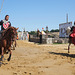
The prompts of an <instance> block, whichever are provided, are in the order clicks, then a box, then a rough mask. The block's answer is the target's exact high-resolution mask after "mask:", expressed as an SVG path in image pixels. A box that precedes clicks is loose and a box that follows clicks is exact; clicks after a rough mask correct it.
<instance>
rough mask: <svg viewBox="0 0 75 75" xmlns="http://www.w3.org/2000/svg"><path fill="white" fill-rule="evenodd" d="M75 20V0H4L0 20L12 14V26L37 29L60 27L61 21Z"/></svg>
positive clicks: (0, 1) (0, 0) (29, 29)
mask: <svg viewBox="0 0 75 75" xmlns="http://www.w3.org/2000/svg"><path fill="white" fill-rule="evenodd" d="M1 3H2V0H0V7H1ZM67 13H68V16H69V21H72V22H74V20H75V0H4V5H3V9H2V12H1V13H0V20H1V19H4V16H5V15H6V14H8V15H10V21H11V24H12V26H14V27H19V29H20V30H22V28H25V29H26V31H33V30H34V31H35V30H37V28H38V29H40V30H41V29H42V27H43V28H45V27H46V26H48V27H49V30H51V29H58V28H59V24H60V23H65V22H66V14H67Z"/></svg>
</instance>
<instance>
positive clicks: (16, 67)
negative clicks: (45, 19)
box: [0, 40, 75, 75]
mask: <svg viewBox="0 0 75 75" xmlns="http://www.w3.org/2000/svg"><path fill="white" fill-rule="evenodd" d="M67 47H68V44H56V45H55V44H53V45H38V44H34V43H29V42H27V41H20V40H18V41H17V47H16V50H14V51H12V58H11V61H10V62H8V61H7V60H5V61H4V62H3V64H2V66H1V67H0V75H75V46H74V45H71V50H70V54H68V51H67ZM7 57H8V55H5V59H7Z"/></svg>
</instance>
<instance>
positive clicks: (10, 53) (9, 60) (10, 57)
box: [8, 47, 12, 61]
mask: <svg viewBox="0 0 75 75" xmlns="http://www.w3.org/2000/svg"><path fill="white" fill-rule="evenodd" d="M8 50H9V51H10V54H9V58H8V61H10V59H11V55H12V51H11V47H9V48H8Z"/></svg>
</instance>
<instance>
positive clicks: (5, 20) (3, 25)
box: [0, 15, 11, 33]
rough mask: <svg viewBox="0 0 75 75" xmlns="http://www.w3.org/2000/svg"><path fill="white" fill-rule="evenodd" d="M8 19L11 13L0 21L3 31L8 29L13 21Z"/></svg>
mask: <svg viewBox="0 0 75 75" xmlns="http://www.w3.org/2000/svg"><path fill="white" fill-rule="evenodd" d="M8 20H9V15H6V16H5V19H4V20H1V21H0V25H1V33H2V32H3V30H6V29H7V28H8V27H10V26H11V23H10V21H8Z"/></svg>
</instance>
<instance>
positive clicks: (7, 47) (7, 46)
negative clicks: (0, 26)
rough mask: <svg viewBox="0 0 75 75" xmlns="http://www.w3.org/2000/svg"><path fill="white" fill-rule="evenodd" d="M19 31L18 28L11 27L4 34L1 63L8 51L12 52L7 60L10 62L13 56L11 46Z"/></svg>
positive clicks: (0, 40)
mask: <svg viewBox="0 0 75 75" xmlns="http://www.w3.org/2000/svg"><path fill="white" fill-rule="evenodd" d="M17 30H18V28H15V27H9V28H7V29H6V30H4V31H3V32H2V38H1V39H0V52H1V61H3V58H4V53H6V51H9V52H10V54H9V57H8V59H7V60H8V61H10V59H11V55H12V51H11V44H12V40H14V38H15V35H16V31H17Z"/></svg>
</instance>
